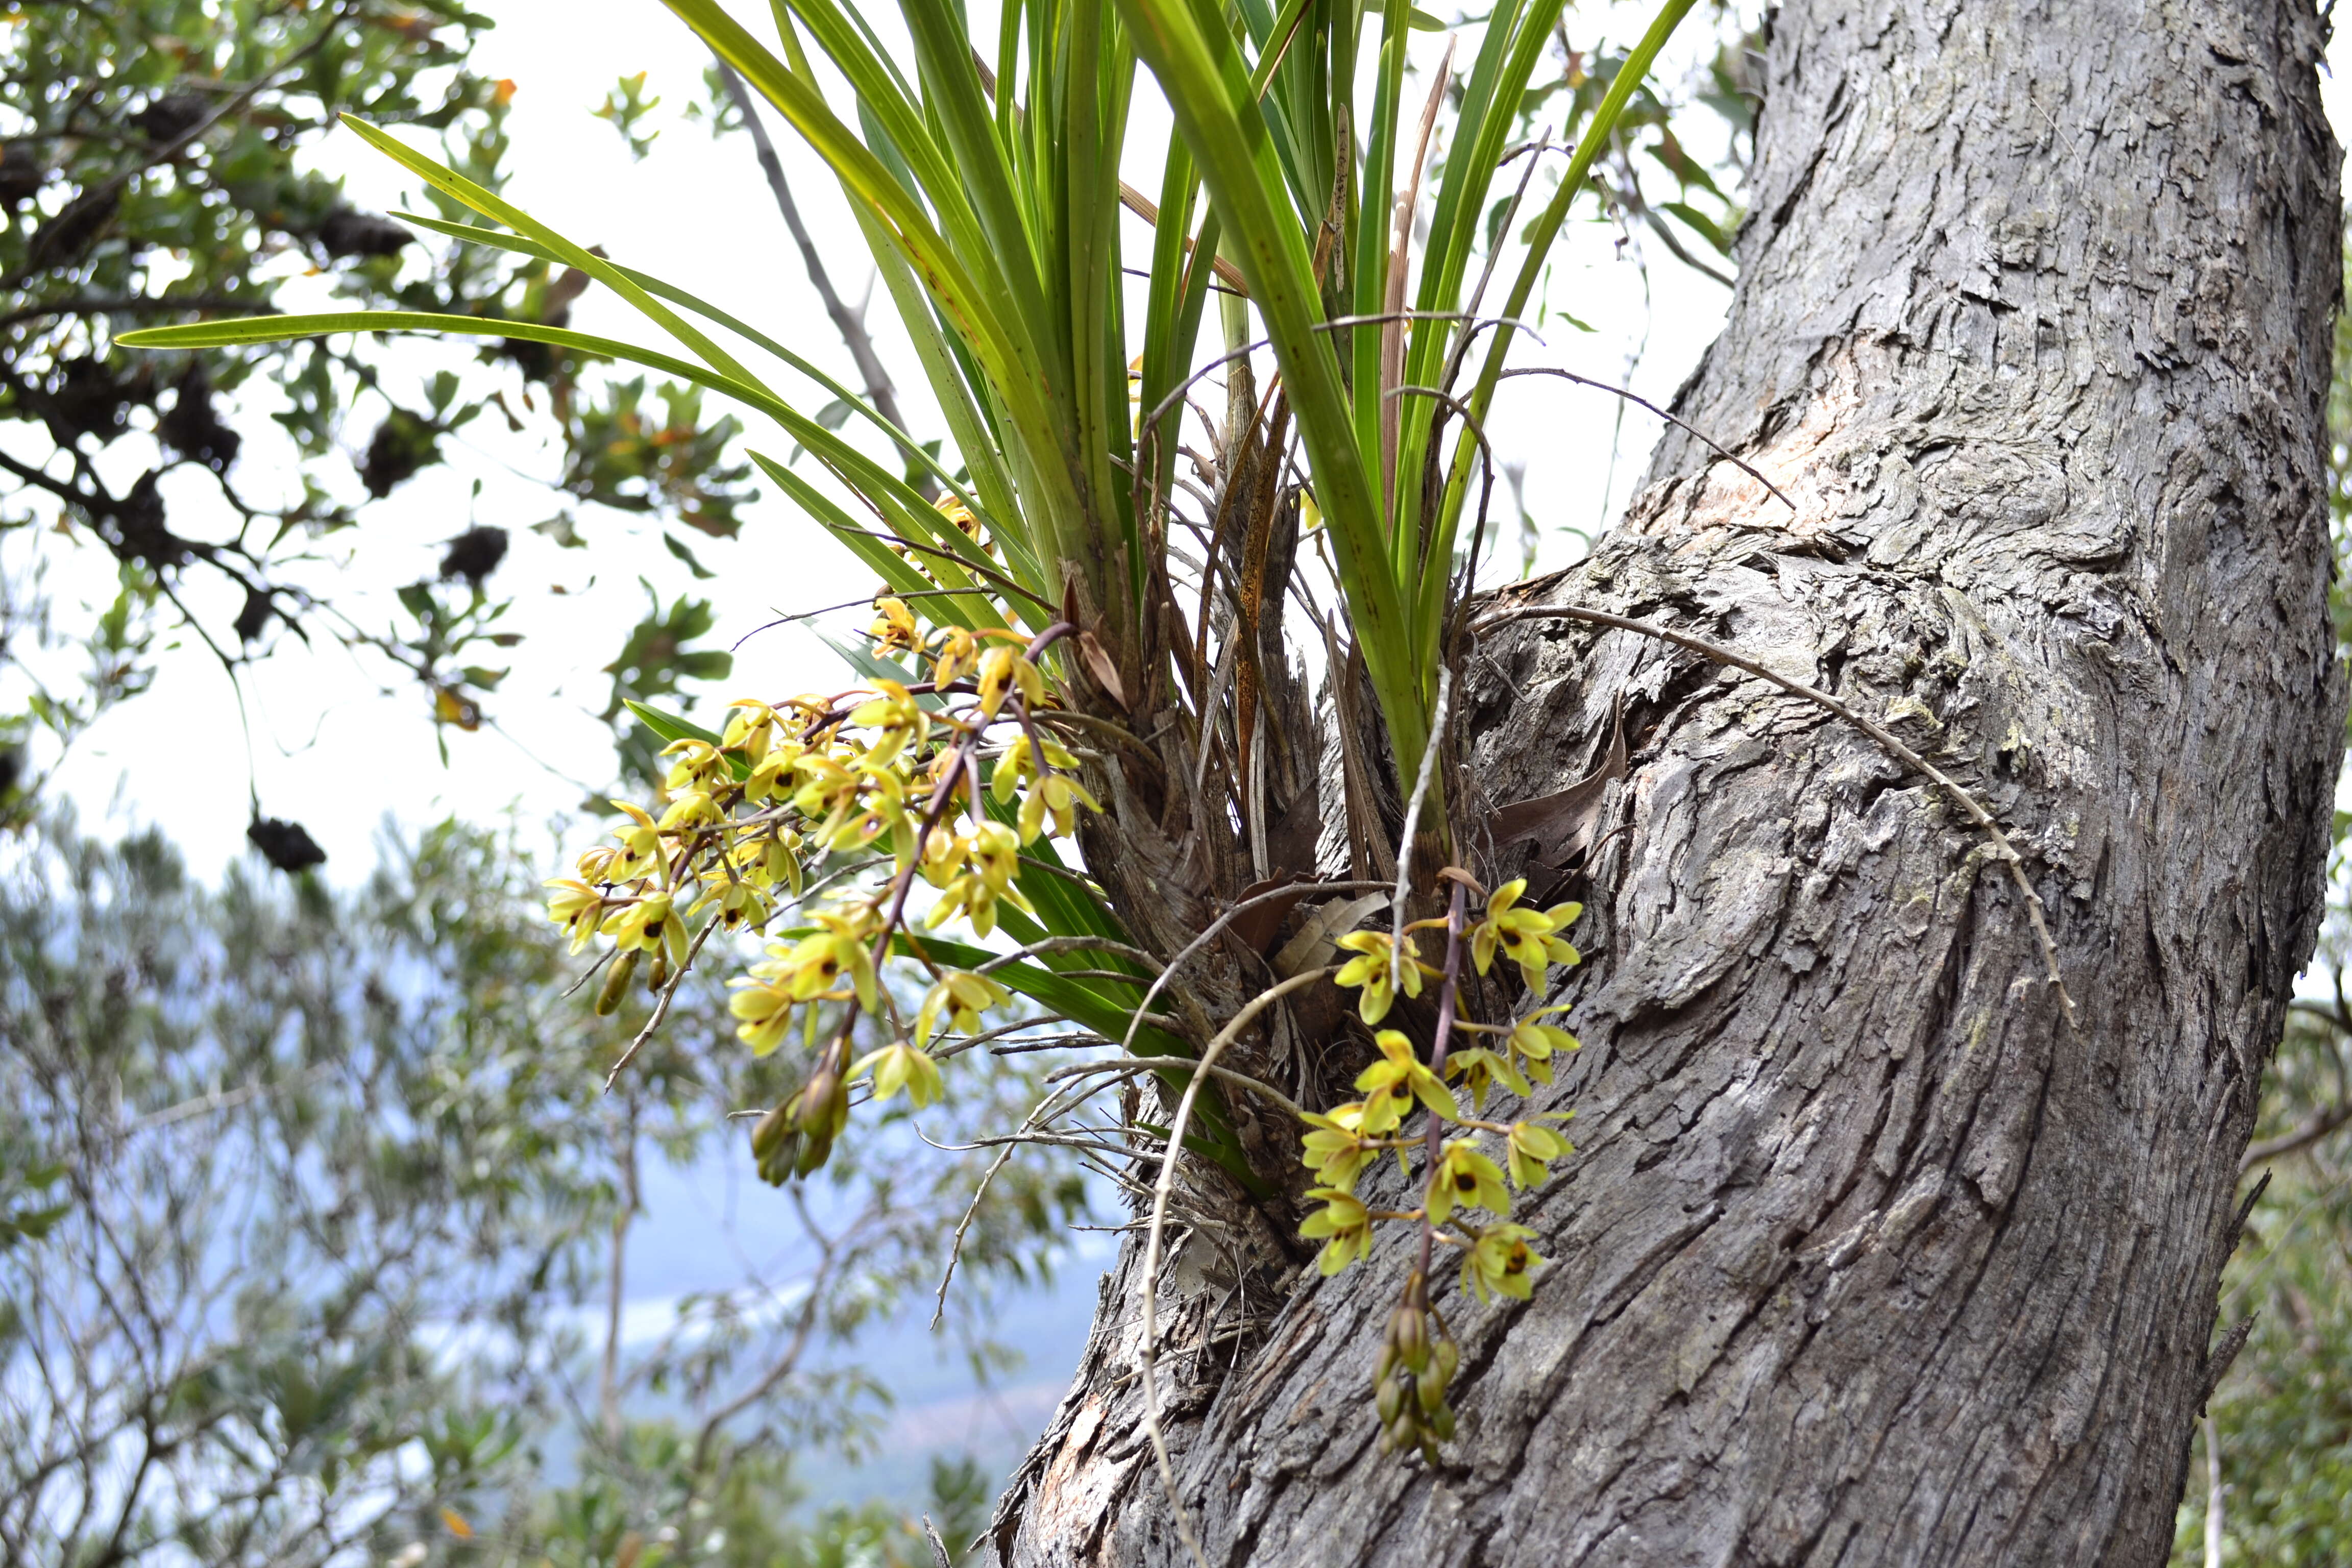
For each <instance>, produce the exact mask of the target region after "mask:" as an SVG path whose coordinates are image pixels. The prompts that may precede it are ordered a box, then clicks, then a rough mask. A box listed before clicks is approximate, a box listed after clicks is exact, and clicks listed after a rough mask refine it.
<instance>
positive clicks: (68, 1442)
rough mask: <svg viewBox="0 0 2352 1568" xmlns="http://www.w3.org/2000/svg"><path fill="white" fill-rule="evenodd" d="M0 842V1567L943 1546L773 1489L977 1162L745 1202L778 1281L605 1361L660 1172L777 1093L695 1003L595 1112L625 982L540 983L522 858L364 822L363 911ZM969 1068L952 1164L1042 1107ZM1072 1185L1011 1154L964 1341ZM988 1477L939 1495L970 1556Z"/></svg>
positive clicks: (721, 1561)
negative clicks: (1023, 1111)
mask: <svg viewBox="0 0 2352 1568" xmlns="http://www.w3.org/2000/svg"><path fill="white" fill-rule="evenodd" d="M0 854H5V858H6V859H5V866H0V1431H5V1432H6V1433H7V1434H8V1437H7V1440H6V1441H5V1442H0V1561H5V1562H10V1563H100V1562H110V1563H159V1564H161V1563H180V1562H186V1561H191V1560H194V1561H199V1562H203V1563H208V1564H224V1565H233V1568H242V1565H246V1564H254V1565H258V1564H262V1563H270V1564H286V1565H289V1568H303V1565H308V1564H318V1565H321V1568H323V1565H324V1564H327V1563H338V1562H345V1561H358V1560H362V1559H364V1560H368V1561H373V1562H379V1563H382V1562H393V1563H403V1564H405V1565H410V1568H414V1565H415V1564H421V1563H428V1562H430V1563H468V1564H471V1563H483V1564H492V1563H495V1564H514V1565H515V1568H523V1565H524V1564H539V1563H582V1564H586V1563H615V1562H618V1561H621V1560H622V1558H623V1556H624V1555H625V1553H623V1552H622V1550H621V1549H622V1547H623V1545H624V1544H625V1543H626V1542H628V1541H629V1540H630V1539H631V1538H633V1537H634V1538H635V1542H636V1544H635V1547H633V1548H631V1550H632V1551H633V1552H635V1556H634V1558H632V1559H631V1560H632V1561H634V1562H635V1563H638V1564H639V1568H652V1565H653V1564H656V1563H665V1564H685V1563H696V1564H705V1563H707V1564H714V1565H726V1568H735V1565H739V1564H740V1565H743V1568H749V1565H750V1564H752V1563H761V1564H765V1563H833V1562H843V1563H847V1562H859V1563H892V1562H903V1563H910V1564H914V1563H925V1562H927V1558H928V1552H929V1548H928V1546H926V1545H925V1544H924V1543H923V1542H922V1541H921V1539H920V1538H919V1535H911V1534H909V1533H908V1530H907V1528H906V1525H905V1521H903V1520H902V1519H900V1517H899V1516H898V1513H897V1512H896V1511H894V1510H887V1509H880V1508H863V1509H860V1508H854V1507H849V1506H846V1505H840V1504H834V1503H828V1502H825V1501H824V1500H812V1499H809V1498H807V1497H804V1496H803V1494H802V1493H801V1491H800V1490H799V1489H797V1488H796V1487H795V1486H794V1485H793V1474H792V1468H793V1459H794V1457H795V1456H796V1455H800V1454H805V1453H809V1452H812V1451H816V1450H833V1451H839V1452H845V1453H848V1454H851V1455H853V1456H854V1455H855V1454H856V1453H859V1452H862V1451H864V1450H865V1448H866V1447H868V1446H870V1444H871V1442H872V1440H873V1436H874V1433H875V1431H876V1430H877V1427H876V1423H877V1419H878V1418H879V1416H880V1415H881V1414H882V1413H883V1412H884V1411H885V1410H886V1409H887V1391H886V1390H884V1389H883V1388H881V1387H880V1385H879V1384H877V1381H876V1379H874V1378H873V1377H872V1376H870V1375H868V1374H867V1373H865V1372H864V1371H862V1370H861V1369H860V1367H859V1365H858V1362H857V1357H856V1345H857V1343H858V1341H859V1338H860V1336H861V1335H862V1334H864V1333H866V1331H869V1330H871V1329H873V1328H876V1327H877V1326H879V1325H882V1324H884V1323H886V1322H887V1321H889V1320H890V1319H891V1318H892V1317H893V1316H894V1314H896V1313H898V1311H899V1310H900V1309H901V1306H902V1304H903V1303H905V1302H907V1301H908V1300H910V1299H911V1298H920V1299H921V1300H922V1302H923V1304H924V1306H925V1307H926V1308H928V1306H929V1293H930V1289H931V1288H932V1287H933V1286H934V1285H935V1283H936V1282H937V1279H938V1274H939V1268H940V1259H941V1258H942V1257H943V1256H944V1254H945V1248H946V1241H947V1237H948V1235H949V1233H950V1231H951V1230H952V1228H953V1226H954V1225H955V1222H956V1221H957V1219H958V1218H959V1217H960V1216H961V1215H962V1213H963V1211H964V1208H965V1206H966V1205H967V1204H969V1203H970V1201H971V1194H972V1190H973V1187H974V1185H975V1184H976V1182H977V1178H978V1173H979V1166H980V1165H981V1164H982V1163H984V1160H985V1157H986V1156H987V1155H988V1154H989V1151H986V1150H981V1151H967V1152H961V1153H958V1152H932V1151H931V1150H930V1149H929V1148H928V1147H926V1146H925V1145H924V1144H923V1143H922V1142H920V1141H919V1140H918V1139H916V1138H915V1137H914V1136H912V1133H911V1130H910V1128H909V1127H908V1125H907V1119H906V1117H905V1116H904V1115H894V1116H891V1117H887V1118H885V1119H884V1121H885V1123H886V1130H885V1131H884V1135H883V1136H882V1137H881V1138H879V1139H877V1141H876V1142H874V1143H873V1144H872V1145H871V1157H870V1158H869V1159H866V1160H865V1161H864V1162H863V1163H860V1162H858V1161H856V1160H852V1159H849V1158H847V1157H845V1159H844V1160H843V1161H842V1162H839V1163H838V1168H837V1169H835V1170H834V1171H831V1172H829V1173H828V1175H827V1178H826V1180H825V1182H824V1183H823V1184H816V1185H814V1186H813V1187H812V1188H811V1189H809V1190H807V1191H805V1192H803V1194H800V1197H799V1199H798V1201H797V1202H796V1203H794V1204H793V1205H790V1206H786V1205H782V1204H781V1203H779V1204H777V1205H774V1206H773V1207H772V1208H771V1209H768V1210H765V1211H763V1212H762V1213H761V1215H760V1216H759V1218H758V1220H757V1222H756V1224H757V1230H758V1234H759V1236H760V1237H761V1241H760V1244H759V1245H760V1246H761V1248H762V1249H763V1250H773V1249H775V1248H777V1247H784V1248H786V1250H787V1253H788V1254H789V1256H791V1257H792V1258H795V1259H796V1261H795V1262H793V1265H792V1267H791V1268H790V1269H789V1271H788V1272H787V1273H785V1274H783V1275H782V1276H780V1277H778V1278H775V1279H761V1278H760V1277H758V1276H756V1275H747V1276H746V1279H745V1280H744V1283H743V1285H742V1287H741V1288H740V1289H729V1290H716V1291H706V1292H705V1293H703V1294H702V1295H699V1296H692V1297H688V1298H686V1299H685V1300H681V1301H680V1302H679V1303H678V1305H677V1310H676V1321H675V1322H674V1323H673V1324H672V1325H670V1326H669V1327H668V1328H667V1330H666V1331H664V1332H663V1333H662V1334H661V1335H660V1337H659V1339H658V1341H657V1342H654V1343H652V1344H650V1345H644V1344H638V1343H633V1342H625V1341H624V1340H623V1339H622V1338H621V1337H620V1332H619V1330H620V1324H619V1320H618V1319H617V1318H614V1317H610V1316H608V1313H607V1305H608V1297H607V1296H606V1293H605V1292H606V1289H607V1288H608V1287H609V1286H610V1285H611V1284H612V1283H613V1281H614V1274H615V1272H616V1271H624V1270H625V1266H626V1250H625V1249H626V1247H627V1245H628V1237H629V1228H630V1227H629V1222H630V1221H631V1220H632V1219H634V1218H635V1215H636V1213H637V1209H638V1204H637V1198H636V1194H637V1191H638V1184H639V1165H640V1163H641V1162H645V1161H657V1160H663V1159H667V1160H669V1161H672V1162H677V1163H684V1164H688V1165H691V1164H693V1163H696V1162H698V1161H702V1160H705V1159H707V1158H709V1157H710V1156H711V1155H712V1154H713V1152H715V1151H716V1150H717V1149H718V1148H719V1141H721V1140H726V1141H729V1142H731V1141H732V1138H733V1134H732V1133H731V1132H730V1123H729V1121H728V1119H727V1114H726V1113H727V1112H728V1111H730V1110H733V1109H735V1108H737V1107H740V1106H742V1105H746V1104H751V1105H757V1104H761V1103H764V1102H765V1101H766V1100H769V1099H771V1098H772V1097H773V1096H774V1095H775V1094H777V1093H778V1092H779V1091H780V1087H781V1086H780V1085H779V1084H778V1083H776V1082H773V1081H770V1079H772V1075H773V1073H774V1071H775V1068H773V1066H772V1064H763V1063H760V1062H756V1061H754V1060H752V1059H751V1058H750V1057H749V1056H748V1055H747V1054H746V1053H744V1052H742V1051H741V1050H740V1048H738V1047H736V1045H735V1042H734V1040H733V1038H732V1035H731V1032H730V1029H729V1027H728V1021H727V1019H726V1017H725V1014H724V998H723V996H721V995H719V994H718V993H717V992H716V990H715V988H713V987H708V986H700V987H697V986H689V987H688V990H686V991H685V992H683V993H681V995H680V998H679V1002H678V1005H677V1009H676V1010H675V1011H674V1013H673V1015H672V1016H673V1021H674V1027H672V1028H671V1029H670V1030H668V1031H667V1033H666V1034H665V1036H664V1037H663V1038H662V1039H661V1040H659V1041H656V1042H653V1043H651V1044H649V1045H648V1046H647V1047H646V1050H645V1051H644V1052H643V1053H642V1054H641V1055H640V1057H639V1058H637V1060H636V1061H635V1063H634V1064H633V1066H632V1067H631V1068H630V1071H629V1073H628V1074H627V1076H626V1077H625V1078H624V1079H622V1080H621V1082H620V1083H619V1085H618V1086H617V1087H616V1088H615V1089H614V1092H613V1093H611V1094H610V1095H607V1094H605V1093H604V1089H603V1080H604V1072H603V1069H604V1068H605V1067H606V1066H608V1065H609V1058H610V1054H611V1053H612V1052H613V1051H614V1048H615V1045H614V1037H613V1033H612V1030H611V1028H610V1024H611V1023H614V1022H617V1023H619V1024H620V1025H622V1026H625V1028H627V1029H629V1030H631V1031H634V1030H635V1028H636V1026H638V1025H639V1024H641V1023H642V1022H643V1019H644V1017H645V1016H646V1013H647V1012H648V1011H649V1010H650V1006H651V1003H650V999H649V998H648V997H646V995H645V994H643V993H642V992H639V993H637V994H633V995H632V996H631V997H630V998H629V999H628V1000H627V1002H626V1003H625V1005H624V1009H623V1012H622V1015H621V1016H620V1017H619V1018H618V1019H616V1020H609V1021H607V1020H597V1019H594V1018H593V1016H592V1015H591V1014H590V1012H589V1006H590V994H589V993H584V992H583V994H576V995H567V994H565V993H566V990H567V987H568V984H569V982H570V980H571V978H572V976H571V975H570V973H569V963H570V961H569V959H568V956H567V954H566V953H565V952H564V943H563V940H562V933H561V932H559V931H555V930H554V929H553V928H551V927H550V926H549V925H548V923H547V922H546V921H545V920H544V918H543V916H542V915H541V911H540V910H539V908H538V900H537V889H536V888H535V886H533V885H532V883H531V880H530V876H529V874H528V868H529V866H530V860H531V857H530V856H526V855H523V854H520V853H519V852H518V847H517V846H516V844H515V843H514V842H513V841H512V839H511V838H510V837H507V836H503V835H500V834H496V833H491V832H487V831H481V830H477V829H469V828H463V827H459V826H454V825H444V826H439V827H436V828H434V829H432V830H430V831H428V832H425V833H424V834H423V835H421V836H420V837H417V838H415V840H413V841H401V842H391V843H388V844H387V845H386V848H385V859H384V863H383V868H382V869H381V870H380V871H379V872H378V873H377V874H376V875H375V876H374V877H373V879H371V880H370V881H369V882H368V883H367V884H366V885H365V886H363V887H362V888H361V889H358V890H356V891H355V892H353V893H352V894H350V895H339V894H336V893H333V892H331V891H330V890H329V889H327V888H326V887H325V886H324V885H322V884H321V883H320V882H319V881H318V880H317V879H316V878H314V877H310V876H307V875H306V876H303V877H299V878H296V879H285V878H282V877H279V876H278V875H277V874H275V873H273V872H270V871H268V870H267V869H264V868H262V867H261V866H260V865H259V863H258V862H257V861H255V862H252V863H250V864H249V865H247V866H246V867H241V868H236V870H234V871H233V872H232V873H231V874H230V876H229V878H228V879H227V882H226V885H225V886H224V887H223V888H221V889H219V890H217V891H211V890H207V889H205V888H203V887H201V886H199V885H198V884H196V883H195V882H194V881H193V880H192V879H190V878H189V877H188V876H187V875H186V873H185V872H184V869H183V868H182V866H181V863H180V861H179V859H178V858H177V857H176V856H175V855H174V854H173V851H172V850H171V848H170V847H168V846H167V845H165V844H164V843H163V842H162V841H160V840H159V839H157V838H156V837H153V836H152V835H144V836H140V837H132V838H131V839H128V840H126V841H124V842H122V843H121V844H116V845H107V844H101V843H98V842H95V841H92V840H90V839H88V838H85V837H81V836H80V835H79V834H78V833H77V832H76V831H74V829H73V828H72V827H71V826H70V825H69V824H65V823H61V822H58V821H56V820H49V821H47V822H45V823H44V824H42V825H40V826H37V827H36V828H35V829H34V830H32V831H30V832H28V833H26V834H25V835H23V836H20V837H16V838H15V839H13V840H11V841H9V842H8V843H7V844H6V845H5V847H0ZM1035 1059H1036V1058H1013V1062H1014V1063H1015V1064H1019V1063H1024V1062H1029V1061H1034V1060H1035ZM991 1076H992V1077H993V1078H1001V1079H1003V1083H1002V1085H1001V1087H998V1088H994V1089H986V1090H982V1091H980V1092H975V1093H972V1094H971V1095H968V1096H966V1097H963V1102H962V1103H959V1104H958V1105H957V1106H955V1107H953V1108H950V1109H948V1110H938V1109H935V1110H933V1111H932V1112H931V1113H930V1114H929V1115H928V1116H927V1117H926V1119H925V1127H926V1130H927V1131H929V1132H931V1134H932V1135H933V1136H934V1137H937V1138H939V1139H940V1141H941V1142H969V1141H970V1138H969V1134H970V1133H971V1131H972V1130H973V1129H974V1127H975V1126H977V1125H979V1124H981V1123H983V1122H991V1123H992V1122H996V1121H1002V1120H1003V1118H1004V1117H1006V1116H1007V1115H1009V1114H1012V1113H1013V1111H1014V1110H1016V1109H1017V1108H1018V1107H1019V1106H1021V1105H1025V1104H1026V1103H1027V1101H1026V1100H1025V1099H1024V1096H1028V1095H1031V1094H1034V1092H1035V1089H1036V1085H1035V1083H1034V1073H1033V1072H1031V1071H1028V1070H1024V1069H1023V1068H1020V1067H1019V1066H1018V1065H1015V1066H1014V1067H1013V1068H1012V1069H1011V1070H1009V1071H1007V1072H1004V1073H1002V1074H996V1075H991ZM1085 1206H1086V1197H1085V1192H1084V1189H1083V1187H1082V1186H1081V1184H1079V1182H1078V1180H1077V1178H1076V1175H1075V1174H1074V1173H1073V1172H1072V1171H1071V1170H1070V1169H1069V1168H1068V1167H1067V1166H1066V1164H1062V1163H1056V1162H1055V1161H1053V1160H1051V1159H1046V1160H1033V1161H1024V1162H1023V1163H1020V1164H1017V1165H1014V1166H1012V1167H1009V1168H1008V1169H1007V1170H1006V1171H1004V1172H1003V1173H1001V1174H1000V1176H999V1178H998V1181H997V1183H996V1184H995V1186H994V1187H992V1191H991V1196H990V1197H989V1199H988V1201H987V1202H985V1203H984V1204H983V1205H982V1207H981V1211H980V1213H979V1214H978V1215H977V1216H976V1218H975V1223H974V1224H973V1226H972V1228H971V1234H970V1235H969V1236H968V1237H967V1238H966V1240H965V1244H964V1248H963V1266H964V1271H963V1274H961V1275H960V1276H959V1279H960V1280H961V1279H965V1278H967V1277H968V1278H969V1279H970V1280H971V1285H970V1287H969V1289H965V1290H964V1292H963V1293H962V1294H961V1296H960V1297H959V1298H958V1299H957V1300H958V1302H959V1303H960V1304H959V1305H958V1307H957V1310H959V1311H960V1312H966V1313H970V1314H971V1317H970V1318H968V1319H967V1320H965V1321H976V1322H979V1323H981V1324H982V1325H984V1324H985V1323H986V1322H987V1321H988V1309H987V1303H988V1301H989V1300H991V1298H992V1292H994V1291H996V1290H998V1289H1002V1288H1003V1286H1004V1285H1005V1284H1006V1283H1008V1282H1011V1281H1014V1280H1020V1279H1036V1278H1038V1277H1039V1275H1040V1274H1041V1272H1050V1269H1051V1268H1052V1265H1053V1262H1054V1260H1055V1257H1056V1256H1057V1255H1058V1253H1059V1251H1060V1249H1061V1248H1062V1247H1064V1246H1065V1245H1066V1242H1067V1238H1068V1237H1067V1226H1069V1225H1070V1224H1071V1223H1072V1222H1073V1221H1074V1220H1075V1219H1076V1218H1077V1217H1079V1216H1080V1215H1082V1214H1083V1212H1084V1210H1085ZM746 1267H747V1268H749V1265H748V1264H747V1266H746ZM960 1288H961V1287H960ZM981 1343H982V1350H983V1353H988V1352H992V1350H993V1347H990V1346H988V1345H987V1342H986V1339H985V1333H984V1330H983V1332H982V1339H981ZM933 1490H934V1493H935V1496H934V1497H933V1499H932V1500H931V1504H930V1505H929V1506H930V1507H931V1509H932V1511H933V1512H934V1514H935V1515H936V1516H940V1517H941V1527H942V1529H943V1530H947V1529H948V1528H949V1527H950V1521H952V1523H953V1528H955V1529H960V1530H964V1531H965V1533H964V1535H963V1536H962V1538H961V1541H959V1542H958V1544H959V1545H961V1542H962V1541H968V1540H969V1539H970V1538H971V1530H975V1529H977V1528H978V1527H977V1524H975V1523H973V1522H972V1521H971V1515H972V1513H973V1511H974V1510H975V1509H977V1508H979V1507H980V1506H981V1502H979V1501H976V1500H975V1499H976V1497H977V1496H978V1494H979V1493H982V1492H984V1491H985V1490H986V1486H985V1484H984V1482H983V1481H982V1479H979V1478H977V1477H976V1476H975V1475H974V1474H972V1473H971V1472H969V1471H964V1470H957V1469H954V1468H944V1469H942V1470H941V1471H940V1473H939V1475H938V1476H937V1477H936V1478H935V1484H934V1488H933ZM665 1532H667V1533H665Z"/></svg>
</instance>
